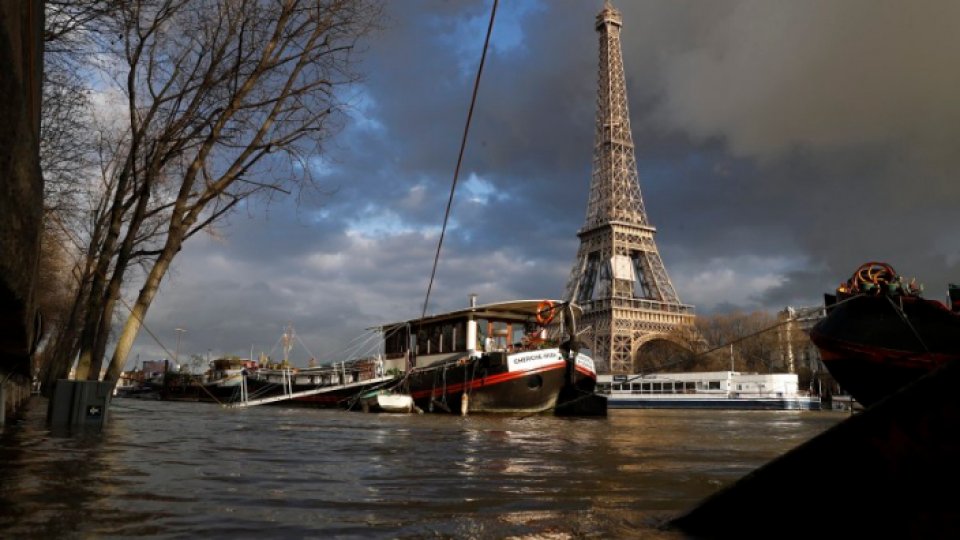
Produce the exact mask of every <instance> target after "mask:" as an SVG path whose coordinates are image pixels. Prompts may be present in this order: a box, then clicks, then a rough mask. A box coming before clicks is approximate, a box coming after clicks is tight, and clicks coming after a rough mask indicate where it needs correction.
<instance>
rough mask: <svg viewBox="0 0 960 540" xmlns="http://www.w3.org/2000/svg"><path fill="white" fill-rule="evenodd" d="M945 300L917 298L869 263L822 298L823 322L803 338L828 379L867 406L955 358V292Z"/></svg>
mask: <svg viewBox="0 0 960 540" xmlns="http://www.w3.org/2000/svg"><path fill="white" fill-rule="evenodd" d="M948 298H949V300H948V303H949V305H945V304H944V303H942V302H939V301H937V300H930V299H926V298H923V296H922V287H921V286H919V285H917V284H916V282H915V281H914V280H911V281H910V282H905V281H904V279H903V277H902V276H900V275H899V274H897V273H896V271H895V270H894V269H893V268H892V267H891V266H890V265H888V264H886V263H879V262H869V263H866V264H863V265H861V266H860V267H859V268H858V269H857V271H856V272H854V274H853V276H851V278H850V279H849V280H847V281H846V282H844V283H843V284H841V285H840V287H838V288H837V291H836V294H827V295H825V306H826V317H825V318H824V319H822V320H821V321H820V322H818V323H817V324H816V325H815V326H814V327H813V329H812V330H811V332H810V339H811V340H812V341H813V343H814V344H815V345H816V346H817V348H818V349H819V350H820V356H821V358H822V360H823V363H824V365H825V366H826V367H827V369H828V370H829V371H830V374H831V375H832V376H833V378H834V379H836V381H837V382H838V383H839V384H840V386H841V387H842V388H843V389H845V390H846V391H847V392H849V393H850V395H852V396H853V398H854V399H856V400H857V401H859V402H860V403H862V404H863V405H865V406H867V407H869V406H871V405H873V404H874V403H876V402H878V401H880V400H882V399H883V398H885V397H886V396H888V395H890V394H892V393H894V392H896V391H897V390H899V389H900V388H901V387H903V386H904V385H906V384H908V383H910V382H912V381H914V380H916V379H918V378H920V377H922V376H924V375H926V374H927V373H930V372H932V371H934V370H936V369H937V368H939V367H940V366H942V365H944V364H945V363H947V362H950V361H953V360H956V359H958V358H960V287H957V286H956V285H950V288H949V295H948Z"/></svg>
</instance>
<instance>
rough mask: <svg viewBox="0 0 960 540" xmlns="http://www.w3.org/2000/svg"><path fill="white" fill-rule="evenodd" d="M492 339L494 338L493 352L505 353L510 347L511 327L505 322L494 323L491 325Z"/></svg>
mask: <svg viewBox="0 0 960 540" xmlns="http://www.w3.org/2000/svg"><path fill="white" fill-rule="evenodd" d="M490 327H491V332H490V334H491V337H492V338H493V350H495V351H505V350H507V346H508V345H509V342H508V339H509V338H510V325H509V324H507V323H506V322H504V321H494V322H493V323H491V324H490Z"/></svg>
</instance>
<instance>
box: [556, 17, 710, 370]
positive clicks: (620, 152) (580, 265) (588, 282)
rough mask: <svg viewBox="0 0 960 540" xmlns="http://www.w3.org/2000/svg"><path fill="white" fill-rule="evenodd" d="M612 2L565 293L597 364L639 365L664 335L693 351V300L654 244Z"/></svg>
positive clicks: (604, 25) (600, 25) (602, 29)
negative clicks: (583, 210)
mask: <svg viewBox="0 0 960 540" xmlns="http://www.w3.org/2000/svg"><path fill="white" fill-rule="evenodd" d="M622 26H623V19H622V17H621V16H620V12H619V11H617V10H616V9H615V8H614V7H613V6H612V5H611V4H610V2H609V0H608V1H607V2H606V4H605V5H604V8H603V10H602V11H601V12H600V14H598V15H597V20H596V30H597V32H598V33H599V35H600V70H599V71H600V73H599V88H598V91H597V118H596V130H595V137H594V141H595V142H594V150H593V172H592V175H591V179H590V195H589V199H588V202H587V217H586V221H585V223H584V225H583V227H582V228H581V229H580V231H579V232H578V233H577V236H578V237H579V238H580V248H579V250H578V251H577V259H576V262H575V263H574V265H573V269H572V271H571V272H570V279H569V281H568V282H567V290H566V299H567V300H572V301H574V302H576V303H577V304H579V305H580V306H581V307H582V308H583V310H584V314H583V327H584V328H586V330H585V331H584V333H583V334H582V335H581V340H582V342H583V343H584V344H585V345H587V346H589V347H590V349H591V351H592V353H593V357H594V360H595V361H596V362H597V366H598V368H600V369H601V370H602V371H604V372H609V373H633V372H636V371H637V360H638V359H637V356H638V354H639V352H640V348H641V347H642V346H644V345H645V344H647V343H650V342H653V341H657V340H662V341H666V342H669V343H673V344H675V345H678V346H681V347H684V348H687V349H691V350H692V349H694V348H695V344H696V342H697V338H696V331H695V330H694V326H693V318H694V314H693V306H691V305H687V304H683V303H681V302H680V298H679V297H678V296H677V291H676V290H675V289H674V287H673V283H671V282H670V277H669V276H668V275H667V270H666V268H665V267H664V265H663V261H662V260H661V258H660V252H659V251H658V250H657V245H656V243H655V242H654V234H655V233H656V228H654V227H653V226H652V225H651V224H650V223H649V221H648V219H647V214H646V210H644V206H643V198H642V197H641V195H640V184H639V179H638V174H637V161H636V155H635V152H634V146H633V134H632V132H631V130H630V114H629V111H628V107H627V86H626V80H625V77H624V70H623V56H622V53H621V45H620V28H621V27H622Z"/></svg>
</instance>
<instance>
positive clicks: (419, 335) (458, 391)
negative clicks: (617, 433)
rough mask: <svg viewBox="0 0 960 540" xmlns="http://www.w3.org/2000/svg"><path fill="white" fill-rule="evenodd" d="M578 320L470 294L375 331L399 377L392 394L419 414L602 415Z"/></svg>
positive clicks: (567, 307) (539, 306) (544, 305)
mask: <svg viewBox="0 0 960 540" xmlns="http://www.w3.org/2000/svg"><path fill="white" fill-rule="evenodd" d="M579 314H580V308H579V307H577V306H576V305H574V304H569V303H562V302H559V301H555V300H515V301H509V302H499V303H493V304H486V305H476V298H475V297H474V296H472V297H471V302H470V306H469V307H467V308H465V309H461V310H457V311H451V312H448V313H442V314H439V315H432V316H428V317H426V318H423V319H412V320H407V321H401V322H396V323H390V324H385V325H383V326H381V327H380V328H379V330H380V331H381V332H382V334H383V337H384V361H385V363H386V365H387V369H388V370H389V369H391V368H393V369H397V370H398V371H402V372H403V375H402V377H401V378H400V379H399V381H398V383H397V384H396V386H395V388H396V390H397V391H399V392H402V393H405V394H408V395H410V396H411V397H412V398H413V400H414V402H415V404H416V405H417V406H418V407H419V408H421V409H422V410H424V411H428V412H446V413H454V414H468V413H475V412H478V413H540V412H545V411H551V410H552V411H555V412H556V413H557V414H565V413H568V414H597V415H602V414H606V400H605V399H603V398H599V397H597V396H595V395H594V393H593V390H594V387H595V386H596V380H597V373H596V369H595V368H594V363H593V360H592V359H591V358H590V357H589V356H587V355H586V354H582V353H580V352H579V346H578V345H577V341H576V339H574V338H572V337H570V336H575V335H576V317H577V316H578V315H579ZM551 334H552V335H551ZM564 337H566V338H567V339H563V338H564Z"/></svg>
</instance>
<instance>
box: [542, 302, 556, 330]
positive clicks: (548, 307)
mask: <svg viewBox="0 0 960 540" xmlns="http://www.w3.org/2000/svg"><path fill="white" fill-rule="evenodd" d="M556 314H557V312H556V307H555V306H554V304H553V301H551V300H544V301H543V302H540V303H539V304H537V324H539V325H540V326H546V325H548V324H550V321H552V320H553V317H554V316H555V315H556Z"/></svg>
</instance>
